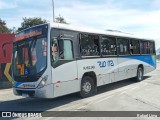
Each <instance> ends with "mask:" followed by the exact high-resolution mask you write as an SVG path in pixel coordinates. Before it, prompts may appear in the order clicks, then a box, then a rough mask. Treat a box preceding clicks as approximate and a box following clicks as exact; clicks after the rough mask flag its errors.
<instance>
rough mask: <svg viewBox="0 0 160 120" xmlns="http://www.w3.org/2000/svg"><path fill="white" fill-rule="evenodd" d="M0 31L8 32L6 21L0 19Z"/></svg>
mask: <svg viewBox="0 0 160 120" xmlns="http://www.w3.org/2000/svg"><path fill="white" fill-rule="evenodd" d="M0 33H10V30H9V28H7V26H6V22H5V21H3V20H1V19H0Z"/></svg>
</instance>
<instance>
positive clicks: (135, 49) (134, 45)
mask: <svg viewBox="0 0 160 120" xmlns="http://www.w3.org/2000/svg"><path fill="white" fill-rule="evenodd" d="M130 52H131V54H133V55H134V54H140V44H139V40H131V41H130Z"/></svg>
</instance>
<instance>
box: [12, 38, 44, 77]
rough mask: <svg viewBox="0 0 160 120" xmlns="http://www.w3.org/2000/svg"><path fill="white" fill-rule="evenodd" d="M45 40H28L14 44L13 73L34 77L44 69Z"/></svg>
mask: <svg viewBox="0 0 160 120" xmlns="http://www.w3.org/2000/svg"><path fill="white" fill-rule="evenodd" d="M46 40H47V38H43V37H42V38H38V39H37V38H30V39H29V40H28V39H27V40H23V41H22V42H17V43H15V44H14V50H13V51H14V53H13V57H14V61H13V66H14V68H13V73H14V75H15V76H21V75H34V74H37V73H39V72H41V71H43V70H44V68H45V67H46V59H47V58H46V56H47V41H46Z"/></svg>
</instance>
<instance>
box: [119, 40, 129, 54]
mask: <svg viewBox="0 0 160 120" xmlns="http://www.w3.org/2000/svg"><path fill="white" fill-rule="evenodd" d="M117 48H118V54H119V55H128V54H130V53H129V40H128V39H126V38H118V39H117Z"/></svg>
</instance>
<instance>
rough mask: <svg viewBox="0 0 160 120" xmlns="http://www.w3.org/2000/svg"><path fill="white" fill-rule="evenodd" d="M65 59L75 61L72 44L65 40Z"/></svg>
mask: <svg viewBox="0 0 160 120" xmlns="http://www.w3.org/2000/svg"><path fill="white" fill-rule="evenodd" d="M64 59H65V60H68V59H73V50H72V42H71V41H70V40H64Z"/></svg>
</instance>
